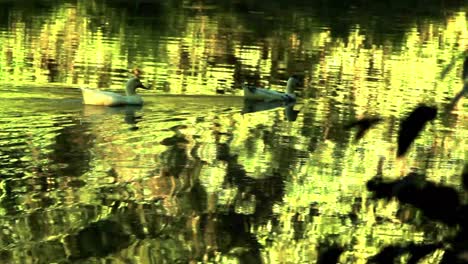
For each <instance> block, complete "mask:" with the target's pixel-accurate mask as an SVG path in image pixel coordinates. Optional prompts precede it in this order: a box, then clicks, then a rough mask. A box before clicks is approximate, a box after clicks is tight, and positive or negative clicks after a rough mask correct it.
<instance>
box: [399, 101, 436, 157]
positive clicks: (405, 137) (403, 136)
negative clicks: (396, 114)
mask: <svg viewBox="0 0 468 264" xmlns="http://www.w3.org/2000/svg"><path fill="white" fill-rule="evenodd" d="M436 115H437V108H435V107H430V106H425V105H420V106H418V107H417V108H416V109H414V110H413V112H411V113H410V114H409V116H408V117H407V118H405V119H404V120H403V121H402V122H401V124H400V130H399V131H398V150H397V157H401V156H403V155H405V153H406V151H407V150H408V148H409V146H410V145H411V143H413V141H414V139H415V138H416V137H417V136H418V135H419V133H420V132H421V131H422V130H423V128H424V126H425V125H426V123H427V122H428V121H431V120H433V119H434V118H435V117H436Z"/></svg>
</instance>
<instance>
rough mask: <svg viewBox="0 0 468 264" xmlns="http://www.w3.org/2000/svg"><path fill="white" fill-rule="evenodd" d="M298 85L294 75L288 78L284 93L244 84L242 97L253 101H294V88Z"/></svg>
mask: <svg viewBox="0 0 468 264" xmlns="http://www.w3.org/2000/svg"><path fill="white" fill-rule="evenodd" d="M298 85H299V80H298V79H297V77H295V76H291V77H289V79H288V83H287V86H286V93H282V92H277V91H274V90H269V89H265V88H259V87H254V86H248V85H244V86H243V90H244V98H245V99H247V100H254V101H267V102H268V101H285V102H294V101H296V95H295V94H294V89H295V88H296V87H297V86H298Z"/></svg>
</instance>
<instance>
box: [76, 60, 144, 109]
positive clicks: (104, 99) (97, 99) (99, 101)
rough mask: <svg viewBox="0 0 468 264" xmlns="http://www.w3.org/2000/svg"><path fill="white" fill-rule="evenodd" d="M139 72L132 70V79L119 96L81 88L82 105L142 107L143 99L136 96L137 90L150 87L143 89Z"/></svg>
mask: <svg viewBox="0 0 468 264" xmlns="http://www.w3.org/2000/svg"><path fill="white" fill-rule="evenodd" d="M141 73H142V72H141V71H140V70H139V69H134V70H133V74H134V77H132V78H130V80H128V81H127V85H126V87H125V94H126V95H121V94H118V93H114V92H106V91H100V90H92V89H87V88H81V92H82V94H83V104H87V105H105V106H121V105H142V104H143V99H142V98H141V96H139V95H137V94H136V89H137V88H143V89H151V87H150V86H148V87H145V86H144V85H143V84H142V83H141V81H140V78H139V77H140V75H141Z"/></svg>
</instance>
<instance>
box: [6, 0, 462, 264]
mask: <svg viewBox="0 0 468 264" xmlns="http://www.w3.org/2000/svg"><path fill="white" fill-rule="evenodd" d="M108 2H109V3H110V5H107V4H105V3H103V2H102V1H81V0H79V1H77V3H76V4H72V3H67V4H58V5H56V6H53V7H44V8H39V9H36V7H31V8H25V9H30V10H33V12H31V13H24V12H23V11H24V10H23V9H22V8H19V7H8V9H5V10H7V11H3V10H2V9H1V8H0V15H1V13H2V12H7V14H8V16H7V17H8V21H3V20H2V19H3V17H1V16H0V23H2V22H1V21H3V22H4V23H3V24H2V26H1V27H0V28H1V30H2V31H1V32H2V33H1V34H0V66H1V67H0V79H1V80H2V82H15V83H16V84H21V83H23V82H24V83H27V82H35V83H37V84H39V85H44V84H45V83H49V82H56V83H61V84H66V85H67V86H69V85H83V84H87V85H91V86H99V87H110V88H116V87H120V85H121V83H122V82H123V80H124V79H125V78H126V73H127V69H128V68H129V67H132V66H135V65H139V66H141V67H142V68H144V71H145V73H146V75H145V80H154V82H155V86H156V87H157V89H158V91H157V92H161V91H170V92H171V93H177V94H180V93H190V94H214V93H215V92H220V91H224V92H225V93H238V92H239V91H238V89H237V87H238V84H239V83H241V82H243V81H244V80H250V79H251V80H255V81H257V82H258V83H260V84H261V85H265V86H267V85H268V86H271V87H272V88H275V89H283V86H284V82H283V81H281V80H283V79H285V77H286V75H288V74H290V73H291V72H295V71H299V72H303V73H304V74H305V80H306V87H305V88H304V90H302V91H299V92H300V93H301V99H306V100H304V102H300V103H301V104H302V105H301V110H302V111H301V113H300V115H299V117H298V119H297V120H296V122H286V121H284V117H283V116H282V112H279V111H266V112H263V113H255V114H252V115H244V116H240V115H239V114H238V113H237V112H235V111H224V110H225V109H226V108H227V106H226V105H222V104H224V102H226V101H221V100H225V99H224V97H217V98H216V100H213V98H209V99H206V101H208V102H203V103H200V102H198V101H203V99H200V98H198V97H197V98H195V99H190V98H188V97H187V98H183V100H182V101H175V100H174V102H172V103H171V102H167V101H168V100H169V99H167V98H165V99H164V100H160V98H158V99H154V98H152V99H153V100H154V101H152V102H151V104H149V105H148V106H146V105H145V108H144V110H143V113H142V115H143V118H141V119H138V128H139V129H135V130H132V131H128V129H127V127H128V126H125V129H121V128H122V126H120V125H119V124H120V123H119V122H122V119H125V120H124V121H126V122H129V123H135V122H136V120H135V119H134V116H133V114H131V113H128V114H127V113H123V115H120V114H121V113H119V114H116V115H112V114H110V113H107V114H102V115H101V117H102V116H104V117H103V118H102V119H101V120H100V121H97V122H94V123H93V122H90V121H89V120H90V119H92V118H91V117H88V116H86V114H85V117H83V119H84V121H85V123H86V122H88V123H86V125H81V124H77V122H74V123H73V125H72V126H70V125H69V124H62V123H60V122H55V121H53V122H52V121H50V120H51V119H50V117H51V116H53V117H55V113H47V114H46V115H44V116H40V117H38V116H34V117H33V118H28V116H31V115H32V114H31V113H29V112H28V111H27V110H25V109H24V107H23V106H24V105H23V103H21V102H20V103H18V102H19V101H20V100H18V98H13V99H12V100H8V101H7V102H6V103H5V107H4V108H3V109H2V114H4V116H10V115H11V113H12V112H18V113H20V114H19V115H26V117H20V116H18V117H16V116H15V117H13V118H11V119H5V120H2V123H1V127H2V131H1V133H2V136H5V137H7V136H8V139H6V140H5V139H3V141H2V143H5V144H6V145H5V146H2V147H1V148H0V150H1V151H2V157H1V160H0V162H1V164H2V165H4V166H5V167H6V168H3V167H2V168H1V172H2V174H3V176H4V177H6V178H7V179H6V180H4V181H2V203H1V205H2V209H3V210H4V211H2V214H3V215H9V216H16V215H18V214H19V213H22V214H26V215H28V218H27V219H26V218H24V219H23V218H21V217H20V218H19V219H18V218H14V219H10V218H3V219H1V221H2V224H3V225H4V226H5V227H6V228H7V229H8V232H7V233H8V234H7V233H5V234H2V236H1V241H2V243H4V245H7V244H9V245H10V246H11V248H12V251H14V252H15V253H14V254H10V253H11V252H9V251H5V252H1V255H0V257H1V256H5V258H8V259H15V260H16V259H19V258H21V257H23V256H24V255H23V253H22V252H21V248H22V244H24V243H29V242H28V241H30V238H31V236H34V237H35V239H37V240H38V241H39V242H38V243H36V242H34V243H33V245H32V246H31V247H33V248H34V250H33V252H34V253H35V254H33V256H32V257H31V256H28V257H31V258H34V257H36V258H41V257H40V256H41V255H44V254H39V253H38V252H40V251H41V249H43V247H44V245H45V246H46V247H47V250H45V251H47V252H48V253H51V252H58V253H57V254H55V255H54V254H52V253H51V254H48V256H47V258H50V261H49V259H45V258H46V257H44V259H41V260H44V261H46V262H47V261H49V262H53V261H56V260H57V259H61V258H63V255H64V254H63V252H61V251H60V250H59V249H63V244H62V243H61V242H60V241H58V240H56V237H57V236H64V234H77V233H76V232H75V233H73V232H71V230H77V229H78V230H83V231H82V233H81V234H83V235H84V236H85V235H86V234H88V233H87V232H89V231H90V230H91V231H93V232H94V231H96V232H101V231H102V232H104V233H106V234H107V233H112V232H114V231H115V233H116V234H117V235H121V237H123V238H126V237H127V235H132V236H135V237H136V238H137V239H136V241H131V242H132V244H131V245H128V244H126V243H123V244H122V245H121V246H116V247H114V246H115V245H112V244H109V245H106V244H105V243H101V244H102V245H103V246H106V247H105V248H104V249H103V252H105V254H107V253H109V254H112V253H116V254H119V255H126V256H127V257H128V258H131V259H132V260H134V261H136V259H140V258H141V259H142V258H144V259H149V260H161V259H163V260H168V261H176V260H180V261H181V262H188V260H195V261H198V262H200V261H205V260H213V261H214V260H219V259H221V260H222V261H220V262H223V261H225V262H229V261H231V260H237V261H240V260H245V261H255V262H258V261H259V260H260V259H269V260H272V261H273V262H275V261H277V262H287V261H291V262H300V261H303V260H304V259H306V260H311V259H320V258H319V257H317V256H318V254H325V253H324V251H323V250H325V252H327V251H326V248H327V247H328V248H329V249H330V250H331V251H329V252H328V253H329V254H331V255H334V254H338V253H342V255H341V258H343V259H347V260H349V259H352V260H353V261H352V262H359V261H361V262H362V261H363V260H364V259H366V258H368V257H369V256H370V255H373V254H376V252H378V251H379V250H381V249H382V248H384V247H385V245H388V244H392V243H393V242H396V241H398V242H401V241H409V242H407V243H403V244H401V243H400V244H397V243H394V244H395V245H399V246H396V247H397V248H398V250H399V251H398V253H405V254H406V253H407V251H408V249H409V248H410V246H409V245H411V247H413V245H420V244H421V243H419V242H421V241H422V240H425V239H427V240H434V239H435V238H437V235H440V233H442V234H445V233H446V231H447V230H446V229H444V227H439V226H434V225H431V224H430V223H426V222H424V223H423V224H424V225H423V226H422V227H421V226H419V225H418V226H415V227H413V226H411V225H401V223H400V222H399V221H403V220H401V219H398V218H395V217H394V215H395V213H396V212H399V213H401V212H403V211H404V210H403V209H402V208H401V207H399V206H398V205H397V204H396V203H392V202H389V203H387V204H386V205H385V206H383V205H382V204H380V203H376V202H373V201H371V200H370V199H369V197H368V193H367V192H366V190H365V188H364V182H365V181H366V179H367V178H368V177H369V175H372V174H373V173H374V171H373V168H374V164H376V163H378V162H379V161H378V159H379V157H380V156H386V157H387V156H392V157H393V156H394V155H393V154H392V155H387V154H388V153H393V151H394V145H395V144H394V143H395V131H397V129H398V122H396V120H397V119H398V118H399V116H401V115H403V114H404V113H406V112H408V111H409V108H411V107H412V106H413V105H415V104H417V103H420V102H421V101H423V102H426V103H431V104H436V105H441V104H444V103H445V101H446V99H445V97H446V96H447V95H451V94H453V92H454V89H456V90H457V91H458V87H459V86H458V85H459V82H460V81H459V78H458V77H457V78H453V77H452V74H451V73H449V74H447V75H446V78H445V79H444V82H443V85H441V84H440V83H439V82H440V79H438V78H437V76H439V74H440V73H441V72H442V69H441V68H442V65H445V64H446V63H448V62H449V61H450V60H451V59H452V57H454V56H456V55H457V54H458V53H459V52H460V51H462V50H463V49H464V48H465V47H466V39H467V37H466V36H467V34H468V32H467V27H466V14H465V13H463V12H458V13H457V12H451V11H447V12H446V14H445V15H446V16H448V17H444V16H445V15H444V16H440V17H439V16H437V17H438V18H432V17H431V16H428V17H426V16H420V17H418V18H413V17H408V16H407V15H406V14H405V16H404V17H401V16H399V15H398V13H397V12H388V13H389V14H391V15H390V16H386V15H385V16H375V14H376V13H374V12H377V11H382V10H384V11H385V12H387V11H388V10H392V11H393V9H387V8H385V9H382V8H381V7H378V8H377V7H376V6H375V5H372V4H371V6H370V8H366V9H363V8H361V7H362V4H363V3H365V2H363V1H359V3H354V2H353V3H354V4H355V6H354V7H352V8H348V6H344V7H343V6H341V7H339V6H337V5H338V3H337V2H330V3H328V4H326V5H325V4H324V5H322V6H321V7H320V8H316V7H315V6H308V7H304V8H303V6H301V5H299V6H295V5H291V4H290V3H291V2H290V1H279V2H278V1H275V2H273V3H271V1H268V2H267V1H235V2H234V3H233V2H232V1H226V2H224V3H222V4H218V5H211V6H210V5H208V4H206V3H201V2H199V1H194V2H190V1H184V2H183V3H179V2H178V1H169V2H165V3H162V2H161V1H157V3H156V4H149V5H146V6H145V5H138V3H139V1H134V2H131V3H130V2H129V1H108ZM141 2H147V1H141ZM293 2H294V1H293ZM135 3H136V4H135ZM345 3H348V2H345ZM133 4H135V5H133ZM375 4H376V3H375ZM389 4H392V5H394V6H393V7H395V8H396V9H397V10H405V9H406V8H403V7H404V6H402V4H403V2H402V1H397V2H394V1H393V2H392V3H389ZM400 4H401V5H400ZM413 4H414V3H413V2H411V1H410V2H409V4H408V5H413ZM376 5H377V4H376ZM122 6H123V8H122ZM283 7H287V8H283ZM155 9H157V12H154V13H152V14H157V15H154V16H152V14H151V15H150V14H148V13H144V14H143V15H141V16H140V12H141V11H143V10H144V11H145V12H152V11H154V10H155ZM311 9H312V10H311ZM36 10H38V12H35V11H36ZM323 10H326V11H327V12H322V11H323ZM424 10H427V9H417V10H416V11H421V12H425V11H424ZM435 11H437V10H435ZM445 11H446V10H445ZM445 11H444V12H445ZM405 12H406V11H405ZM36 13H37V14H36ZM438 13H439V12H436V14H438ZM430 14H431V15H434V13H430ZM27 17H31V18H29V19H28V18H27ZM369 17H371V18H369ZM421 17H423V18H424V19H420V18H421ZM337 18H339V19H337ZM394 19H397V20H398V19H403V20H404V21H400V20H398V23H397V24H394V23H393V22H395V20H394ZM439 19H440V20H439ZM440 21H442V23H441V22H440ZM388 27H392V28H393V27H395V28H396V30H395V31H397V32H395V31H393V29H392V30H390V31H388V30H387V29H388ZM4 30H6V32H8V33H11V32H15V34H5V33H4V32H5V31H4ZM394 33H397V34H394ZM457 65H458V64H457ZM437 84H438V85H437ZM454 87H457V88H454ZM20 89H21V88H20ZM27 91H28V92H24V93H21V91H20V92H11V93H5V94H4V96H5V97H8V98H10V97H14V96H20V95H24V94H25V93H27V96H25V97H28V96H29V97H28V98H30V97H31V96H32V95H31V93H29V90H27ZM152 92H153V91H152ZM32 93H34V96H37V97H38V98H42V97H43V96H44V92H40V90H34V91H33V92H32ZM403 99H404V100H403ZM156 100H157V101H156ZM191 100H193V101H197V102H195V103H194V102H192V101H191ZM217 100H219V101H221V103H219V102H215V101H217ZM13 101H15V102H13ZM25 102H27V101H26V100H25ZM181 102H182V103H181ZM18 104H19V105H18ZM190 104H192V105H193V106H192V107H189V105H190ZM216 104H218V105H216ZM226 104H229V103H226ZM26 105H27V104H26ZM219 105H222V106H219ZM27 106H29V107H30V108H31V109H33V110H31V111H36V110H38V109H39V110H40V109H42V108H40V107H37V106H36V105H27ZM234 108H237V105H235V107H234ZM463 109H464V108H462V110H461V111H458V112H456V113H454V114H450V115H449V116H448V118H450V119H451V122H450V123H449V122H446V123H445V124H444V123H440V122H435V123H434V124H431V125H430V129H428V131H425V133H423V134H422V135H421V136H420V138H419V139H418V140H417V141H416V142H414V145H413V146H412V149H411V150H410V152H409V156H408V163H409V164H410V165H409V166H413V167H418V168H420V167H423V168H424V169H425V170H427V175H428V177H432V178H436V179H442V177H440V175H446V176H451V175H454V174H455V172H457V170H458V169H459V167H460V166H461V165H460V164H461V163H462V159H463V157H464V156H465V155H466V150H465V148H464V139H465V138H466V132H465V131H466V122H464V118H465V117H464V115H463ZM84 110H85V111H87V110H86V109H84ZM107 110H109V109H105V110H103V109H100V111H107ZM145 111H146V112H145ZM38 112H40V111H38ZM375 113H379V114H381V115H383V116H385V118H386V120H390V122H389V123H388V122H385V124H379V126H378V127H376V128H375V129H371V131H369V132H368V133H366V135H365V136H363V137H362V139H361V140H360V141H359V142H358V143H354V144H352V143H351V142H352V139H351V138H352V136H353V134H352V133H351V132H349V131H346V130H344V129H342V127H343V124H345V123H347V122H348V121H349V120H354V119H356V118H358V117H361V116H362V115H369V114H375ZM177 115H180V116H177ZM161 116H162V118H161ZM168 116H170V118H169V119H168V118H167V117H168ZM32 119H35V120H32ZM65 119H67V120H68V117H66V118H65ZM194 119H195V120H196V121H195V122H193V120H194ZM52 120H54V119H53V118H52ZM180 123H185V124H188V125H187V126H186V127H181V126H177V127H173V125H177V124H180ZM24 124H29V125H28V126H27V127H24ZM45 124H50V125H48V126H47V127H46V126H45ZM36 125H37V126H36ZM61 126H63V127H66V128H63V127H62V128H57V127H61ZM88 126H89V127H88ZM455 126H458V128H454V127H455ZM166 128H167V129H166ZM174 128H176V129H174ZM179 128H180V129H181V130H182V132H181V131H178V129H179ZM18 131H21V132H18ZM387 131H388V132H387ZM174 132H175V133H174ZM51 135H57V136H53V137H51ZM24 138H28V140H29V142H23V141H22V139H24ZM15 144H16V145H17V146H19V147H18V148H17V147H16V146H15ZM25 145H26V146H28V147H27V148H23V147H24V146H25ZM428 146H430V148H429V147H428ZM61 153H63V154H64V155H60V154H61ZM425 156H430V161H431V162H426V163H424V164H423V162H422V161H419V160H420V159H418V158H420V157H425ZM68 158H72V159H73V161H67V159H68ZM446 159H449V161H448V164H450V166H446V165H445V164H443V162H444V160H446ZM424 162H425V161H424ZM58 164H59V165H58ZM387 164H388V166H386V167H385V168H382V170H384V171H385V172H386V173H388V174H392V175H399V174H400V173H401V172H400V171H399V168H398V161H396V160H394V159H393V158H391V159H390V158H389V162H388V163H387ZM24 167H27V169H26V170H21V171H20V170H19V169H18V168H24ZM10 168H13V170H10ZM85 171H86V172H87V173H84V172H85ZM402 171H403V169H402ZM64 174H66V175H64ZM59 176H62V177H59ZM65 176H71V177H72V178H71V179H70V178H69V177H65ZM447 182H448V183H449V184H457V181H456V180H454V179H451V178H450V177H449V178H448V179H447ZM120 184H121V185H122V186H124V187H122V186H121V185H120ZM103 186H104V187H103ZM159 203H161V204H162V205H161V206H160V207H159V206H155V204H158V205H159ZM82 204H83V205H84V206H83V207H79V208H76V207H70V205H82ZM96 204H98V205H99V206H96ZM102 204H105V205H106V206H102ZM37 208H43V210H44V211H40V210H37ZM44 208H46V209H47V210H45V209H44ZM32 211H35V213H32ZM406 212H408V211H404V212H403V213H406ZM403 213H402V214H403ZM408 214H410V213H408ZM116 215H117V216H116ZM108 216H111V217H117V220H115V221H116V222H113V223H112V224H110V229H108V228H109V227H107V226H105V225H104V226H101V225H99V224H95V225H93V224H89V223H90V222H96V221H102V223H107V220H102V219H106V217H108ZM119 217H120V218H119ZM410 217H413V218H412V219H411V220H414V221H413V222H415V223H419V222H417V221H418V220H419V218H418V217H417V214H416V216H414V215H412V216H410ZM401 218H402V219H403V216H402V217H401ZM99 219H101V220H99ZM161 219H162V220H161ZM112 221H114V220H112ZM120 225H121V226H120ZM98 229H99V230H98ZM105 230H107V231H108V232H107V231H105ZM389 230H390V231H389ZM389 232H391V234H389ZM79 233H80V231H78V234H79ZM330 236H334V237H341V238H342V240H346V241H333V243H336V244H332V245H328V244H320V243H318V242H317V241H321V237H330ZM73 238H75V239H77V238H76V237H73ZM222 238H228V240H226V241H223V240H222ZM457 239H460V240H462V239H463V237H462V236H460V237H457ZM83 241H84V240H83ZM49 242H50V243H49ZM101 242H102V241H101ZM41 243H43V244H41ZM317 243H318V244H319V245H316V244H317ZM38 244H41V245H38ZM338 245H348V246H349V247H347V248H346V249H345V252H341V248H340V246H338ZM413 248H414V247H413ZM111 249H112V250H111ZM136 249H139V250H140V251H138V250H136ZM81 251H83V256H80V253H79V252H74V253H72V256H76V257H77V258H79V257H89V256H98V255H99V254H101V252H96V251H93V250H92V249H89V248H83V250H81ZM137 251H138V252H142V253H137V254H135V252H137ZM332 253H333V254H332ZM15 254H17V255H15ZM102 255H104V253H103V254H101V255H99V256H102ZM220 255H221V256H220ZM322 256H324V255H322ZM325 256H326V254H325ZM25 258H27V257H25ZM103 258H104V257H103ZM324 258H325V257H324Z"/></svg>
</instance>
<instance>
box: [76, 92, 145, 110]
mask: <svg viewBox="0 0 468 264" xmlns="http://www.w3.org/2000/svg"><path fill="white" fill-rule="evenodd" d="M81 92H82V94H83V104H86V105H105V106H122V105H142V104H143V99H142V98H141V96H139V95H136V94H135V95H121V94H118V93H114V92H107V91H100V90H93V89H87V88H81Z"/></svg>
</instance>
